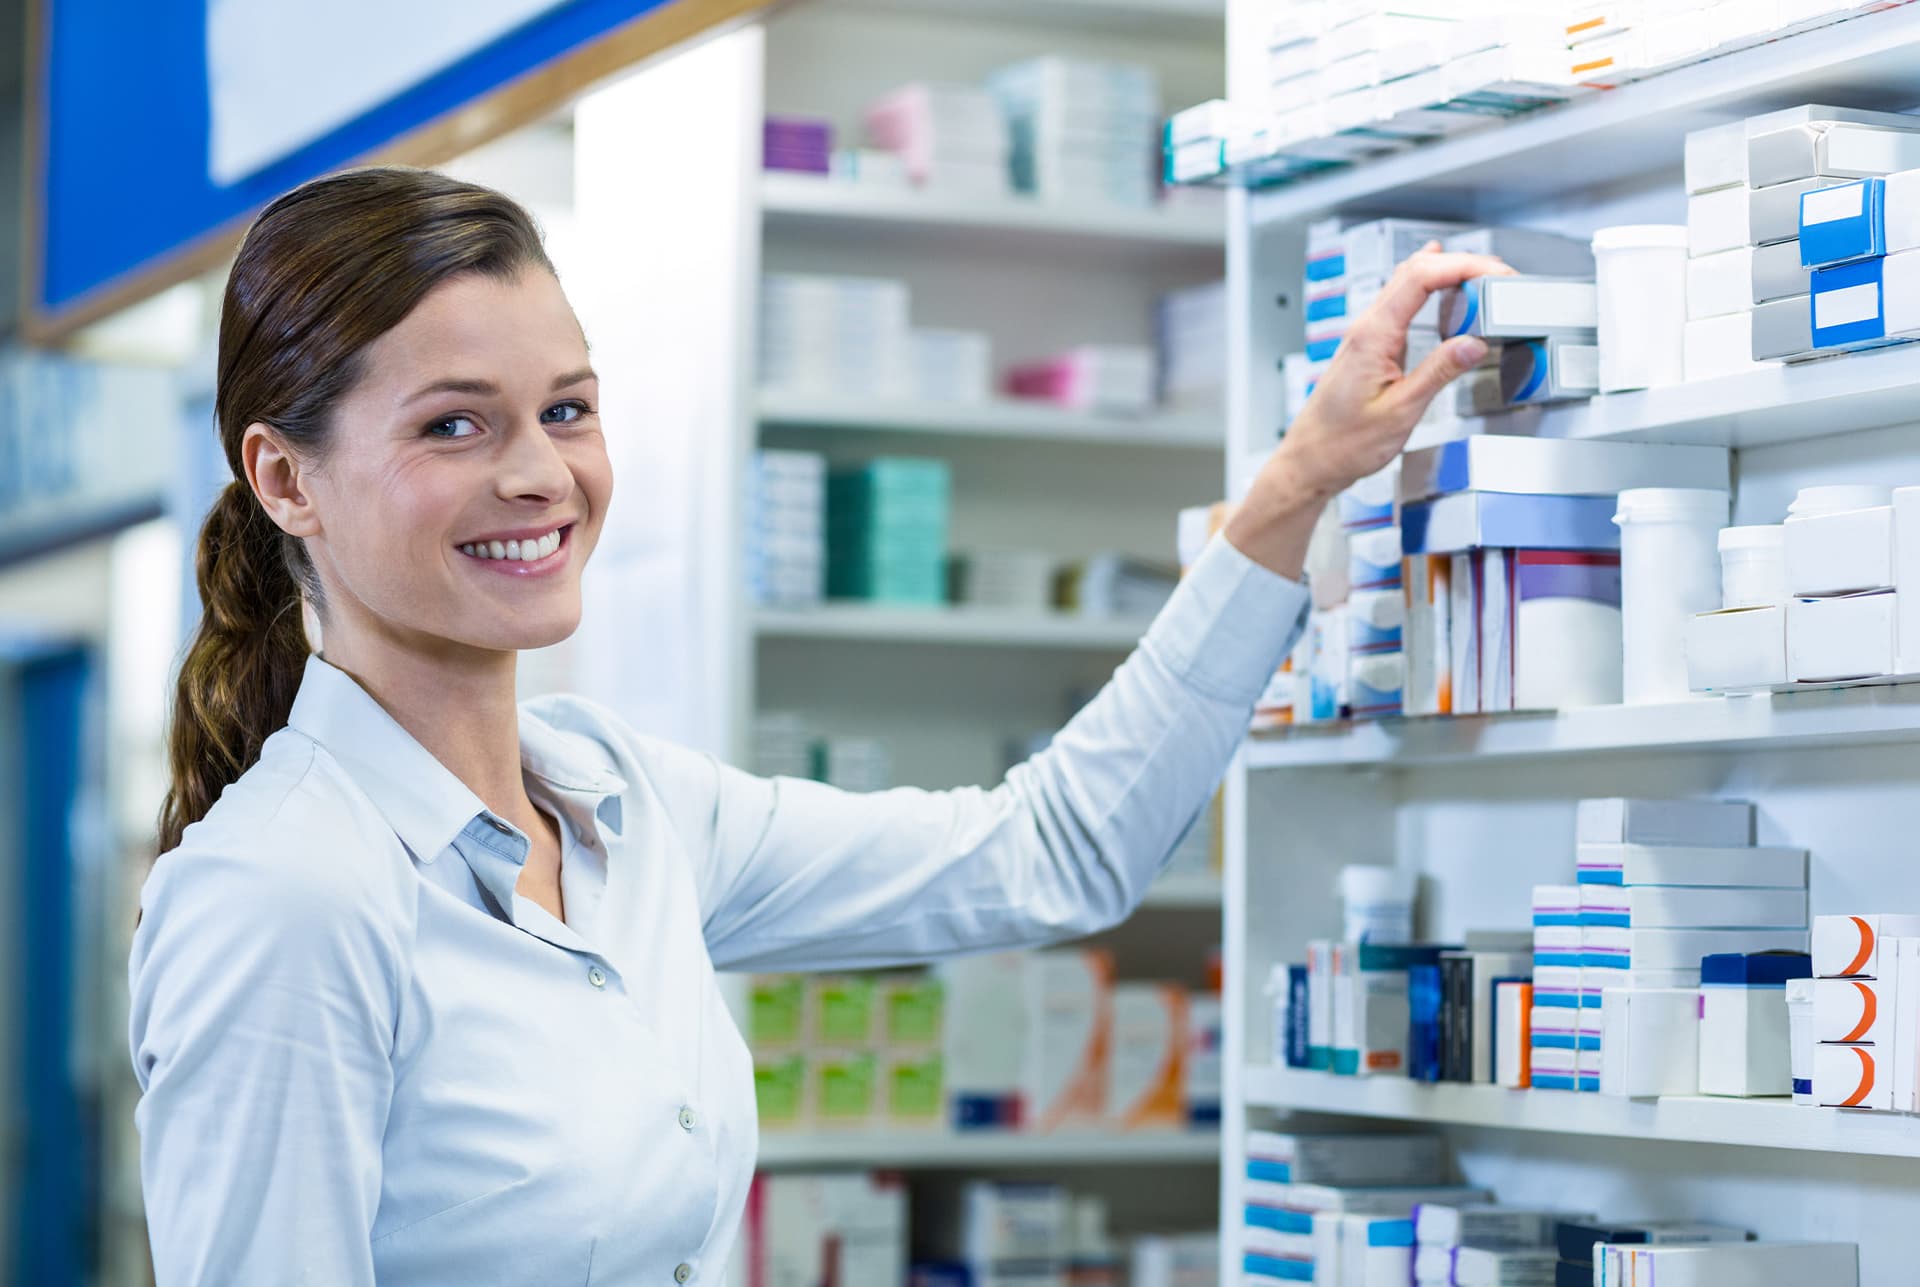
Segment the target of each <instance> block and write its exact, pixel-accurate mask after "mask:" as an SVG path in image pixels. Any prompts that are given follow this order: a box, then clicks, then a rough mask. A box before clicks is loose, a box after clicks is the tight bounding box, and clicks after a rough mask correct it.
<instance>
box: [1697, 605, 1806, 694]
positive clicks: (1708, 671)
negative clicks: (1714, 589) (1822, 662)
mask: <svg viewBox="0 0 1920 1287" xmlns="http://www.w3.org/2000/svg"><path fill="white" fill-rule="evenodd" d="M1686 650H1687V687H1688V688H1689V689H1691V690H1693V691H1694V692H1696V693H1739V692H1752V691H1756V690H1760V689H1767V688H1773V687H1777V686H1779V685H1781V684H1784V683H1786V682H1787V679H1788V673H1787V610H1786V608H1785V607H1783V606H1774V607H1765V608H1729V609H1726V610H1724V611H1720V612H1702V613H1698V614H1696V615H1694V616H1692V617H1689V618H1688V619H1687V633H1686Z"/></svg>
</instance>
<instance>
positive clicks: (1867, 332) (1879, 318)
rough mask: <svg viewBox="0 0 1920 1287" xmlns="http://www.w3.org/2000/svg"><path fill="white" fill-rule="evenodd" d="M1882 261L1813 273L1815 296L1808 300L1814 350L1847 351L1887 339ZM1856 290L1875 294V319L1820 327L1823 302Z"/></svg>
mask: <svg viewBox="0 0 1920 1287" xmlns="http://www.w3.org/2000/svg"><path fill="white" fill-rule="evenodd" d="M1882 262H1883V261H1882V260H1879V259H1862V260H1859V261H1857V262H1855V263H1851V264H1837V265H1835V266H1834V267H1832V268H1816V269H1814V270H1813V294H1812V295H1811V296H1809V297H1808V303H1809V306H1810V307H1811V308H1812V309H1813V347H1815V348H1816V349H1832V348H1845V347H1847V346H1848V345H1852V344H1869V343H1872V342H1873V341H1875V340H1881V339H1885V338H1886V334H1887V301H1886V296H1885V294H1884V293H1883V292H1882V288H1881V284H1880V269H1881V264H1882ZM1855 287H1871V288H1872V289H1873V291H1874V293H1875V303H1874V312H1873V316H1872V317H1867V318H1862V319H1861V320H1859V321H1857V322H1842V323H1840V324H1839V325H1837V326H1821V325H1820V298H1821V296H1823V295H1832V294H1834V293H1836V292H1838V291H1843V290H1850V289H1853V288H1855Z"/></svg>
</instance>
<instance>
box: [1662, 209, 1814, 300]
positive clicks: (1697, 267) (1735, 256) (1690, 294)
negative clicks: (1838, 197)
mask: <svg viewBox="0 0 1920 1287" xmlns="http://www.w3.org/2000/svg"><path fill="white" fill-rule="evenodd" d="M1823 195H1824V194H1823ZM1753 255H1754V248H1753V247H1752V246H1735V247H1734V248H1733V249H1732V250H1717V251H1715V252H1714V253H1712V254H1710V255H1695V256H1693V257H1692V258H1690V259H1688V260H1687V320H1688V321H1699V320H1700V319H1701V318H1706V317H1723V316H1725V315H1727V314H1729V313H1744V312H1746V311H1747V310H1749V309H1750V308H1752V307H1753Z"/></svg>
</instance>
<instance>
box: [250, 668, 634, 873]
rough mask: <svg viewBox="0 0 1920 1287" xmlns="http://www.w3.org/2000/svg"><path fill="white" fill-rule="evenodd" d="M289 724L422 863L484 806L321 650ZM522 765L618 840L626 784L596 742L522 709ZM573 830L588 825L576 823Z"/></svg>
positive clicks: (435, 854)
mask: <svg viewBox="0 0 1920 1287" xmlns="http://www.w3.org/2000/svg"><path fill="white" fill-rule="evenodd" d="M287 724H288V726H289V727H291V728H293V729H295V730H296V731H298V732H300V733H303V734H305V735H306V736H307V737H310V738H312V739H313V740H314V741H315V742H317V743H319V744H320V745H321V746H323V747H325V748H326V750H327V753H328V754H329V755H331V756H333V758H334V759H335V760H336V761H338V762H339V764H340V766H341V767H342V768H343V769H345V770H346V772H347V775H348V776H349V777H351V778H352V779H353V782H354V785H355V786H357V787H359V788H360V790H361V791H363V792H365V793H366V795H367V798H368V799H370V800H372V801H373V804H374V807H375V808H377V809H379V810H380V813H381V815H382V816H384V817H385V818H386V820H387V823H388V825H389V826H391V827H392V828H393V829H394V832H395V833H396V834H397V835H398V836H399V837H400V840H401V842H402V843H403V844H405V845H406V846H407V848H408V849H409V850H411V851H412V853H413V855H414V857H415V858H417V859H418V860H419V861H421V862H429V863H430V862H432V861H434V860H435V859H436V858H438V857H439V856H440V854H441V853H442V852H444V851H445V850H446V848H447V846H449V845H451V844H452V843H453V840H454V837H456V836H458V835H459V834H460V832H461V831H462V830H463V829H464V828H465V827H466V826H467V824H468V823H470V822H472V821H473V819H474V818H475V817H477V816H480V815H482V814H487V815H489V816H491V814H490V811H489V810H488V809H487V807H486V805H485V804H483V803H482V802H481V800H480V797H479V796H477V795H475V794H474V793H473V792H472V790H470V789H469V788H468V787H467V785H466V784H465V783H463V782H461V781H460V779H459V778H457V777H455V776H454V775H453V773H452V772H451V771H449V770H448V769H447V767H446V766H445V765H444V764H442V763H440V761H439V760H437V759H435V758H434V757H433V755H432V753H431V752H429V751H428V750H427V748H426V747H424V746H422V745H420V743H419V742H418V741H417V740H416V739H415V738H414V736H413V735H412V734H411V733H409V732H407V730H406V729H404V728H402V727H401V726H400V724H399V723H398V722H397V721H395V720H394V718H393V717H392V716H391V715H389V714H387V712H386V710H385V709H383V708H382V707H381V705H380V703H378V702H376V701H375V700H374V699H373V697H372V695H370V694H369V693H368V692H367V691H366V689H364V688H362V687H360V685H359V684H358V683H357V682H356V681H355V680H354V679H353V677H352V676H351V675H348V674H347V673H346V672H345V671H343V670H341V669H340V668H339V667H337V666H334V665H333V664H331V663H330V662H327V661H325V660H324V659H322V658H321V657H320V655H319V654H318V653H315V654H313V655H311V656H309V657H308V658H307V668H306V673H305V674H304V675H303V676H302V677H301V680H300V692H299V694H298V695H297V696H296V697H295V698H294V702H293V710H292V712H291V714H289V715H288V717H287ZM520 764H521V767H522V768H523V769H524V770H525V771H526V772H527V773H529V774H531V775H532V776H533V777H535V778H537V779H538V780H539V781H540V782H541V783H542V784H544V785H545V786H547V787H548V788H550V789H551V790H552V792H553V793H554V795H555V797H556V799H555V803H557V804H559V805H561V806H562V807H569V806H584V807H585V808H584V812H585V813H586V814H589V815H593V816H597V817H598V818H599V820H600V821H601V822H602V823H604V824H605V825H607V826H608V827H609V829H611V830H612V831H614V832H615V833H616V834H617V833H618V832H619V831H620V825H621V821H622V818H621V810H620V807H619V797H620V794H621V793H622V792H624V791H625V790H626V786H627V784H626V783H625V782H624V781H623V780H622V779H621V778H620V777H619V775H618V774H616V773H615V772H614V771H613V767H612V760H611V756H610V755H609V754H608V753H607V751H606V750H605V748H603V747H602V746H600V744H599V743H597V742H595V741H594V740H593V739H592V738H589V737H585V736H583V735H581V734H578V733H572V732H568V731H566V730H563V729H557V728H554V727H553V726H552V725H550V724H547V723H546V722H545V721H543V720H541V719H540V718H538V717H537V716H535V715H532V714H530V713H528V712H527V711H525V710H524V709H523V710H522V711H521V712H520ZM573 821H574V822H575V825H576V826H579V825H581V824H582V823H583V822H584V819H583V818H580V817H578V816H576V817H575V818H574V819H573Z"/></svg>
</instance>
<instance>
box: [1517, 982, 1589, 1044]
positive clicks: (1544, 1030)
mask: <svg viewBox="0 0 1920 1287" xmlns="http://www.w3.org/2000/svg"><path fill="white" fill-rule="evenodd" d="M1527 1030H1528V1033H1529V1034H1530V1035H1529V1038H1528V1039H1529V1040H1530V1041H1531V1042H1532V1043H1533V1048H1534V1049H1535V1050H1577V1049H1579V1048H1580V1011H1579V1010H1578V1009H1571V1010H1570V1009H1567V1008H1566V1007H1565V1006H1543V1005H1541V1004H1540V1001H1539V997H1538V995H1536V996H1535V998H1534V1005H1533V1011H1532V1013H1531V1014H1530V1015H1529V1016H1528V1019H1527Z"/></svg>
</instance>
